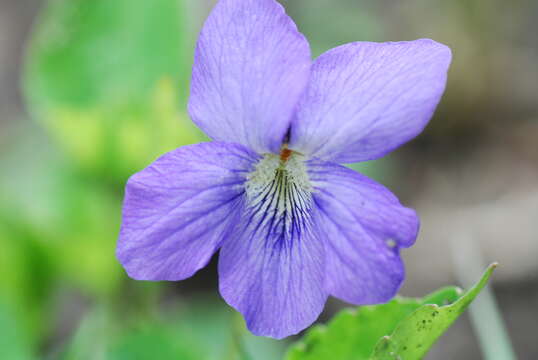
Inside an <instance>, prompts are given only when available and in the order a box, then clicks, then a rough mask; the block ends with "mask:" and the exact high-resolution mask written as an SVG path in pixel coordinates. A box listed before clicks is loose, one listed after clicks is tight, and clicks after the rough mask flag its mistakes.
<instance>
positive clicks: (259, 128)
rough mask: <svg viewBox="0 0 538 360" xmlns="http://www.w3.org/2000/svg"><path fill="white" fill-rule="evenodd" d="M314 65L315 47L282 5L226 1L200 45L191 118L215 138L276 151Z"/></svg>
mask: <svg viewBox="0 0 538 360" xmlns="http://www.w3.org/2000/svg"><path fill="white" fill-rule="evenodd" d="M310 65H311V57H310V47H309V45H308V42H307V41H306V39H305V38H304V36H303V35H302V34H301V33H299V32H298V31H297V27H296V25H295V24H294V22H293V21H292V20H291V19H290V18H289V17H288V16H287V15H286V13H285V11H284V8H283V7H282V6H281V5H280V4H279V3H277V2H276V1H275V0H220V1H219V2H218V3H217V5H216V6H215V8H214V10H213V12H212V13H211V15H210V16H209V18H208V19H207V21H206V22H205V25H204V28H203V29H202V32H201V33H200V38H199V40H198V44H197V47H196V53H195V58H194V67H193V72H192V82H191V97H190V101H189V112H190V115H191V117H192V119H193V121H194V122H195V123H196V124H197V125H198V126H199V127H200V128H201V129H202V130H203V131H204V132H205V133H206V134H207V135H209V136H210V137H211V138H213V139H214V140H221V141H229V142H235V143H240V144H243V145H247V146H249V147H250V148H252V149H253V150H255V151H257V152H258V153H266V152H274V153H276V152H278V151H279V149H280V146H281V144H282V141H283V139H284V137H285V135H286V132H287V130H288V128H289V124H290V121H291V117H292V113H293V109H294V108H295V106H296V104H297V101H298V99H299V96H300V95H301V93H302V92H303V90H304V88H305V86H306V83H307V81H308V77H309V74H310Z"/></svg>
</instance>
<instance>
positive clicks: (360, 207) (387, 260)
mask: <svg viewBox="0 0 538 360" xmlns="http://www.w3.org/2000/svg"><path fill="white" fill-rule="evenodd" d="M309 174H310V178H311V181H312V184H313V186H314V187H315V189H316V191H315V192H314V195H313V199H314V202H315V205H316V208H317V210H318V211H317V212H316V214H317V215H318V217H317V219H316V221H317V222H318V225H319V230H320V233H321V236H323V237H324V238H325V244H326V257H327V265H326V278H325V289H326V290H327V291H328V292H329V293H330V294H331V295H333V296H335V297H337V298H339V299H342V300H344V301H347V302H349V303H353V304H357V305H364V304H376V303H381V302H386V301H388V300H389V299H391V298H392V297H393V296H394V295H395V294H396V292H397V291H398V289H399V287H400V285H401V283H402V281H403V279H404V268H403V263H402V260H401V259H400V255H399V248H400V247H408V246H411V245H412V244H413V243H414V241H415V239H416V236H417V232H418V227H419V222H418V218H417V216H416V213H415V211H413V210H411V209H408V208H405V207H403V206H402V205H401V204H400V203H399V201H398V199H397V198H396V197H395V196H394V195H393V194H392V193H391V192H390V191H389V190H388V189H386V188H385V187H383V186H381V185H379V184H377V183H376V182H374V181H372V180H370V179H368V178H367V177H365V176H363V175H361V174H359V173H357V172H355V171H353V170H351V169H348V168H346V167H343V166H341V165H337V164H333V163H327V162H323V161H315V160H314V161H310V163H309Z"/></svg>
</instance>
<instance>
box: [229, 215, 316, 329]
mask: <svg viewBox="0 0 538 360" xmlns="http://www.w3.org/2000/svg"><path fill="white" fill-rule="evenodd" d="M241 217H242V219H243V220H242V221H241V223H240V225H239V226H238V228H237V229H236V235H235V236H233V237H232V238H230V239H229V241H227V242H226V243H225V244H224V245H223V247H222V248H221V250H220V258H219V279H220V292H221V294H222V297H223V298H224V299H225V300H226V302H227V303H228V304H230V305H231V306H233V307H234V308H235V309H237V310H238V311H239V312H241V313H242V314H243V316H244V317H245V320H246V323H247V326H248V328H249V330H250V331H251V332H252V333H254V334H256V335H262V336H270V337H273V338H277V339H280V338H284V337H286V336H289V335H293V334H296V333H298V332H299V331H301V330H303V329H305V328H306V327H308V326H309V325H310V324H312V323H313V322H314V321H315V320H316V319H317V317H318V316H319V314H320V313H321V311H322V310H323V306H324V304H325V301H326V299H327V294H326V291H325V290H324V289H323V279H324V262H325V259H324V246H323V242H322V241H321V240H320V238H319V237H318V233H317V231H316V230H315V228H314V224H313V222H312V219H311V218H309V217H307V216H304V217H302V218H301V219H300V220H298V221H295V220H293V221H295V222H294V223H293V224H291V223H288V224H291V226H287V225H285V224H286V222H287V220H286V217H285V216H284V217H282V216H278V215H277V214H276V212H275V213H272V212H265V213H263V214H260V213H257V212H256V211H255V209H252V208H249V207H248V206H247V205H245V210H244V212H243V214H242V215H241Z"/></svg>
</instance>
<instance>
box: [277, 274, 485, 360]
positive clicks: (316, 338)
mask: <svg viewBox="0 0 538 360" xmlns="http://www.w3.org/2000/svg"><path fill="white" fill-rule="evenodd" d="M492 270H493V267H490V268H489V269H488V271H487V272H486V274H485V275H484V278H483V279H482V280H481V282H480V283H479V285H477V287H475V288H473V289H472V290H471V291H470V292H468V293H466V294H465V295H463V296H462V294H463V292H462V291H461V289H459V288H457V287H447V288H443V289H441V290H438V291H436V292H434V293H432V294H430V295H428V296H426V297H424V298H422V299H415V298H403V297H396V298H395V299H394V300H392V301H390V302H388V303H386V304H381V305H373V306H362V307H360V308H357V309H346V310H343V311H342V312H340V313H339V314H337V315H336V316H335V317H334V318H333V319H332V320H331V321H330V322H329V324H328V325H318V326H315V327H313V328H312V329H310V330H309V331H308V333H307V334H306V335H305V337H304V338H303V339H302V340H301V341H300V342H298V343H297V344H295V345H293V346H292V347H291V348H290V349H289V351H288V353H287V355H286V357H285V359H286V360H324V359H333V360H368V359H372V360H373V359H376V360H377V359H398V357H397V356H398V355H400V354H399V353H398V352H396V351H395V350H398V349H401V350H402V351H404V350H403V349H404V348H406V350H405V351H409V352H410V350H409V349H410V346H411V345H408V344H406V343H405V341H408V339H409V338H411V340H413V341H414V340H415V339H416V338H415V337H416V336H417V334H413V333H409V332H408V331H407V330H417V331H418V327H417V326H416V325H417V324H418V325H420V326H421V327H420V329H421V330H420V332H419V334H420V339H424V340H422V341H421V342H420V344H421V345H422V346H421V347H420V348H418V349H416V350H420V351H422V353H421V355H419V356H418V357H412V356H410V355H409V354H406V355H405V356H401V359H405V360H413V359H420V356H422V355H423V354H425V353H426V351H427V350H428V349H429V347H430V346H431V345H432V344H433V343H434V342H435V340H436V339H437V338H438V337H439V336H440V335H441V334H442V332H443V331H444V330H446V328H448V326H450V324H451V323H452V322H453V321H454V320H455V319H456V318H457V317H458V316H459V315H460V314H461V312H463V310H464V309H465V307H466V306H467V305H468V304H469V303H470V302H471V301H472V299H474V297H475V296H476V294H477V293H478V292H479V291H480V290H481V288H482V287H483V285H484V284H485V283H486V282H487V280H488V279H489V276H490V275H491V271H492ZM463 303H465V305H464V306H462V304H463ZM450 304H452V305H450ZM456 304H459V305H456ZM454 306H459V307H458V308H457V309H458V310H456V308H455V307H454ZM432 309H435V310H434V311H436V312H437V313H436V315H435V316H432V314H433V312H432ZM443 309H446V310H443ZM448 310H451V311H450V312H449V311H448ZM444 311H446V312H447V314H450V315H451V316H452V317H451V318H450V322H445V323H444V325H443V326H444V327H442V326H440V325H437V324H438V322H439V321H441V320H442V319H445V317H444V316H442V315H440V313H441V312H444ZM416 314H426V315H427V318H416ZM422 320H425V323H424V324H423V323H422ZM430 320H431V322H429V321H430ZM409 321H414V322H412V323H409ZM417 321H419V323H417ZM409 324H411V325H412V326H411V325H409ZM432 324H435V326H434V325H432ZM424 326H425V328H423V327H424ZM430 327H431V328H433V327H435V329H436V330H438V331H440V332H431V333H430V332H428V329H430ZM395 329H396V330H395ZM424 329H426V330H424ZM404 330H405V331H406V332H405V333H404V334H405V336H403V334H401V333H400V331H404ZM390 334H392V335H391V337H388V336H387V335H390ZM428 335H431V338H428V340H426V339H425V338H426V337H428ZM380 339H381V340H380ZM389 339H390V340H389ZM395 341H397V342H395ZM384 345H387V346H386V347H384ZM417 345H418V344H417ZM393 346H396V347H394V348H393ZM415 347H416V345H415ZM374 349H376V353H375V355H374V357H372V353H373V351H374ZM385 350H389V351H388V352H387V354H389V355H390V354H391V353H394V355H390V356H394V357H381V356H384V355H382V354H385V353H384V352H383V351H385Z"/></svg>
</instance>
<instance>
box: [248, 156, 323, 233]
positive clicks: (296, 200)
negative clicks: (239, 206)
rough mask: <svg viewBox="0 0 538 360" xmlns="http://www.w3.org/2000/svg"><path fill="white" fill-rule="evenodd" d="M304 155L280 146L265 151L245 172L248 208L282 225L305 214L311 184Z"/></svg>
mask: <svg viewBox="0 0 538 360" xmlns="http://www.w3.org/2000/svg"><path fill="white" fill-rule="evenodd" d="M305 160H306V158H305V157H304V156H303V155H301V154H299V153H297V152H294V151H291V150H289V149H287V148H286V147H283V149H282V151H281V154H280V155H276V154H266V155H264V157H263V158H262V159H261V160H260V161H259V162H258V164H256V168H255V169H254V171H252V172H251V173H250V174H248V175H247V182H246V185H245V186H246V194H247V199H248V203H249V207H250V208H251V209H253V210H254V212H255V213H256V214H269V217H270V218H274V217H278V218H279V219H280V220H284V221H283V222H282V226H284V228H287V230H289V229H290V225H292V224H290V222H294V221H296V220H299V219H304V218H306V217H308V212H309V209H310V206H311V202H312V192H313V190H314V189H313V187H312V185H311V183H310V180H309V177H308V171H307V167H306V163H305ZM301 222H302V221H301Z"/></svg>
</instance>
